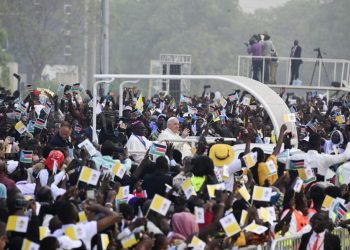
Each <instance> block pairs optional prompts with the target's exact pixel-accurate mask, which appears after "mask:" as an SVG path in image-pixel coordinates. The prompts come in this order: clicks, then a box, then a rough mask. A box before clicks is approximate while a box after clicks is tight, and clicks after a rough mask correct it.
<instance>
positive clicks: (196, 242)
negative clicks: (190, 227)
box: [189, 236, 205, 250]
mask: <svg viewBox="0 0 350 250" xmlns="http://www.w3.org/2000/svg"><path fill="white" fill-rule="evenodd" d="M189 246H190V247H193V249H195V250H204V249H205V242H204V241H202V240H201V239H199V238H198V237H196V236H193V238H192V240H191V243H190V245H189Z"/></svg>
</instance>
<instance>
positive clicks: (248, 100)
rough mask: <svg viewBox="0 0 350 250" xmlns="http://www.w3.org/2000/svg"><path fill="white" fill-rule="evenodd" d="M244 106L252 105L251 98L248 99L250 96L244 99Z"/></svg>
mask: <svg viewBox="0 0 350 250" xmlns="http://www.w3.org/2000/svg"><path fill="white" fill-rule="evenodd" d="M242 104H243V105H244V106H249V105H250V97H248V96H245V97H243V100H242Z"/></svg>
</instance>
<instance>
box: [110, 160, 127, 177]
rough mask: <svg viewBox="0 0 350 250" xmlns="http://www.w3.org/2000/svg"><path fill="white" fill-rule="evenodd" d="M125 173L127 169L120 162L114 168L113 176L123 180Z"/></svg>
mask: <svg viewBox="0 0 350 250" xmlns="http://www.w3.org/2000/svg"><path fill="white" fill-rule="evenodd" d="M125 172H126V169H125V167H124V166H122V165H121V164H120V161H118V162H117V163H116V164H115V165H114V167H113V168H112V174H113V175H115V176H118V177H119V178H120V179H123V177H124V175H125Z"/></svg>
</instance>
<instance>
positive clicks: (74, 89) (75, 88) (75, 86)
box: [72, 82, 82, 91]
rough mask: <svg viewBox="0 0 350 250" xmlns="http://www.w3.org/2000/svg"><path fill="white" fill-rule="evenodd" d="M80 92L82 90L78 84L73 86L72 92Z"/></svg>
mask: <svg viewBox="0 0 350 250" xmlns="http://www.w3.org/2000/svg"><path fill="white" fill-rule="evenodd" d="M81 90H82V88H81V86H80V83H79V82H77V83H74V84H73V86H72V91H81Z"/></svg>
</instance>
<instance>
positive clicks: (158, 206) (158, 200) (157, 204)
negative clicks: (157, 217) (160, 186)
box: [150, 194, 171, 216]
mask: <svg viewBox="0 0 350 250" xmlns="http://www.w3.org/2000/svg"><path fill="white" fill-rule="evenodd" d="M170 204H171V201H170V200H168V199H167V198H164V197H162V196H160V195H158V194H156V195H155V196H154V197H153V200H152V203H151V206H150V209H152V210H153V211H155V212H157V213H160V214H161V215H163V216H165V215H166V213H167V212H168V210H169V208H170Z"/></svg>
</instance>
